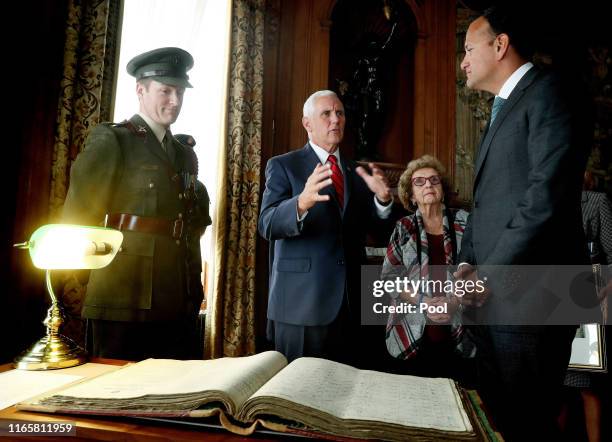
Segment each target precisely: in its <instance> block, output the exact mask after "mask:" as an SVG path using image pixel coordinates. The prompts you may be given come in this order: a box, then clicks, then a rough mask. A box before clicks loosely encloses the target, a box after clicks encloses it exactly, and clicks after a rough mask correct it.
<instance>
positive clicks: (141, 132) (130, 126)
mask: <svg viewBox="0 0 612 442" xmlns="http://www.w3.org/2000/svg"><path fill="white" fill-rule="evenodd" d="M102 124H106V125H109V126H110V127H125V128H126V129H127V130H129V131H130V132H132V133H133V134H134V135H137V136H139V137H145V136H146V135H147V129H146V128H145V127H144V126H136V125H135V124H134V123H133V122H131V121H130V120H123V121H121V122H120V123H102Z"/></svg>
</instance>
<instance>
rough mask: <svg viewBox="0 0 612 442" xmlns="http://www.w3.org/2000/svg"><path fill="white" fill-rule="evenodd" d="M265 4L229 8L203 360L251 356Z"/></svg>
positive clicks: (242, 1) (253, 1)
mask: <svg viewBox="0 0 612 442" xmlns="http://www.w3.org/2000/svg"><path fill="white" fill-rule="evenodd" d="M264 4H265V2H264V0H234V1H233V2H232V19H231V36H230V66H229V80H228V81H229V85H228V110H227V145H226V151H225V152H224V153H223V155H222V160H221V168H220V174H221V175H220V180H219V183H220V198H219V199H218V201H219V207H218V210H217V216H216V220H215V223H216V224H215V227H216V231H217V243H216V272H215V291H214V296H213V299H212V303H211V304H212V305H211V307H212V308H211V311H210V312H209V316H208V318H207V321H206V335H205V336H206V345H205V352H206V356H207V357H221V356H240V355H245V354H252V353H254V352H255V245H256V239H257V218H258V212H259V188H260V186H259V177H260V169H261V127H262V103H263V43H264V41H263V39H264V9H265V8H264Z"/></svg>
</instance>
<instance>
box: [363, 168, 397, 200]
mask: <svg viewBox="0 0 612 442" xmlns="http://www.w3.org/2000/svg"><path fill="white" fill-rule="evenodd" d="M368 166H369V167H370V169H372V175H370V174H369V173H368V172H367V171H366V170H365V169H364V168H363V167H361V166H359V167H358V168H357V169H355V170H356V171H357V173H358V174H359V176H360V177H361V178H363V180H364V181H365V183H366V185H367V186H368V188H369V189H370V190H371V191H372V192H374V194H375V195H376V198H378V200H379V201H380V202H381V203H388V202H389V201H391V190H390V189H389V181H388V180H387V176H386V175H385V172H383V170H382V169H381V168H380V167H378V166H376V164H374V163H368Z"/></svg>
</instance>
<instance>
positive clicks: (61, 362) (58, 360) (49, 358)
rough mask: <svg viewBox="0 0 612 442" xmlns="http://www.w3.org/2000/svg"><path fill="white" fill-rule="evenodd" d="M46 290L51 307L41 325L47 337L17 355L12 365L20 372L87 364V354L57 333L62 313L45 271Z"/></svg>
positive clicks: (62, 318) (62, 320) (70, 340)
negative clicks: (45, 327) (44, 326)
mask: <svg viewBox="0 0 612 442" xmlns="http://www.w3.org/2000/svg"><path fill="white" fill-rule="evenodd" d="M47 289H48V290H49V294H50V296H51V301H52V304H51V307H50V308H49V310H48V311H47V317H46V318H45V320H44V321H43V324H44V325H46V326H47V336H45V337H43V338H41V339H40V340H39V341H38V342H36V343H34V345H32V346H31V347H30V348H29V349H28V350H26V351H25V352H23V353H22V354H21V355H19V356H18V357H17V358H16V359H15V361H14V365H15V367H16V368H20V369H22V370H53V369H57V368H68V367H74V366H75V365H80V364H83V363H85V362H87V352H86V351H85V350H83V349H82V348H81V347H79V346H78V345H77V344H76V343H75V342H74V341H73V340H72V339H70V338H68V337H66V336H64V335H62V334H60V333H59V329H60V327H61V325H62V323H63V322H64V313H63V311H62V308H61V307H60V306H59V304H58V302H57V298H56V297H55V294H54V293H53V289H52V287H51V277H50V272H49V270H47Z"/></svg>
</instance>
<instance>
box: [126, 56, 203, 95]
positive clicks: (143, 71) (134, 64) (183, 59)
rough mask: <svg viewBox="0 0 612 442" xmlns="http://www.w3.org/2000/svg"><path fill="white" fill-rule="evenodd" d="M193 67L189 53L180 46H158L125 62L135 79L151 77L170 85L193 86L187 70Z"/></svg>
mask: <svg viewBox="0 0 612 442" xmlns="http://www.w3.org/2000/svg"><path fill="white" fill-rule="evenodd" d="M192 67H193V57H192V56H191V54H190V53H189V52H187V51H185V50H183V49H180V48H159V49H153V50H152V51H149V52H145V53H144V54H140V55H137V56H136V57H134V58H132V59H131V60H130V62H129V63H128V64H127V71H128V74H130V75H132V76H133V77H136V80H142V79H144V78H152V79H153V80H156V81H159V82H160V83H164V84H169V85H171V86H182V87H193V86H191V84H190V83H189V81H188V80H189V76H188V75H187V71H188V70H189V69H191V68H192Z"/></svg>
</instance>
